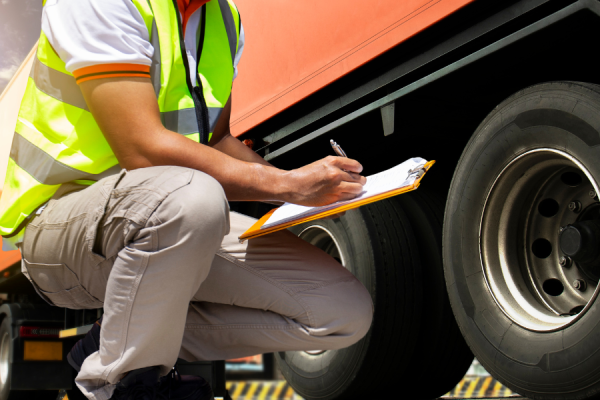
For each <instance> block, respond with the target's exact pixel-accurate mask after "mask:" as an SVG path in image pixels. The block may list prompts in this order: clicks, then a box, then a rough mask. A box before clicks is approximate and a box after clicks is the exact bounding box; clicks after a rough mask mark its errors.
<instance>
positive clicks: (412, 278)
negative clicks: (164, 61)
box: [0, 0, 600, 400]
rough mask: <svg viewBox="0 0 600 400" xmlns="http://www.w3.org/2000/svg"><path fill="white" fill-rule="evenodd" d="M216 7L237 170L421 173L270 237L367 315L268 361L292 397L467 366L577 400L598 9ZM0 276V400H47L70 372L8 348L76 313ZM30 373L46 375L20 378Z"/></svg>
mask: <svg viewBox="0 0 600 400" xmlns="http://www.w3.org/2000/svg"><path fill="white" fill-rule="evenodd" d="M237 5H238V7H239V9H240V11H241V15H242V19H243V24H244V28H245V32H246V39H247V41H246V43H247V44H246V47H245V51H244V56H243V57H242V61H241V63H240V75H239V77H238V78H237V79H236V81H235V83H234V91H233V93H234V94H233V97H234V99H233V114H232V119H231V126H232V132H233V133H234V134H235V135H236V136H237V137H239V138H240V140H244V141H245V143H247V144H248V145H249V146H252V148H253V149H254V150H255V151H256V152H257V153H258V154H260V155H262V156H264V157H265V159H267V160H268V161H270V162H271V163H273V164H274V165H276V166H277V167H280V168H284V169H292V168H296V167H298V166H301V165H304V164H307V163H309V162H312V161H315V160H317V159H319V158H321V157H324V156H326V155H330V154H332V151H331V148H330V146H329V140H330V139H334V140H336V141H337V142H338V143H339V144H340V145H341V146H342V147H343V148H344V150H345V152H346V153H347V154H348V156H349V157H352V158H355V159H357V160H359V161H360V162H361V163H362V164H363V166H364V168H365V174H366V175H371V174H373V173H377V172H379V171H382V170H385V169H387V168H389V167H391V166H394V165H396V164H398V163H399V162H401V161H403V160H405V159H407V158H410V157H414V156H420V157H423V158H426V159H435V160H437V164H436V166H435V167H434V168H433V169H432V170H431V171H430V173H428V175H427V177H426V178H425V180H424V182H423V184H422V185H421V188H419V190H417V191H416V192H413V193H410V194H406V195H402V196H398V197H395V198H392V199H389V200H386V201H381V202H377V203H374V204H371V205H368V206H364V207H361V208H360V209H358V210H354V211H351V212H348V213H346V215H344V216H343V217H342V218H339V219H337V220H320V221H313V222H310V223H307V224H305V225H301V226H297V227H294V228H291V230H292V231H293V232H294V233H296V234H297V235H299V236H300V237H302V238H303V239H304V240H306V241H308V242H310V243H312V244H314V245H315V246H317V247H319V248H321V249H323V250H324V251H325V252H327V253H328V254H330V255H331V256H333V257H334V258H337V259H338V260H339V261H340V262H341V263H342V264H343V265H344V266H345V267H346V268H348V269H349V270H350V271H352V272H353V273H354V274H355V275H356V276H357V277H358V278H359V279H360V280H361V281H362V282H363V283H364V284H365V286H366V287H367V288H368V289H369V291H370V292H371V294H372V297H373V300H374V304H375V314H374V319H373V325H372V327H371V330H370V331H369V333H368V334H367V336H366V337H365V338H364V339H362V340H361V341H360V342H359V343H357V344H356V345H354V346H351V347H349V348H346V349H341V350H335V351H310V352H281V353H277V354H275V355H274V357H275V359H276V361H277V365H278V367H279V369H280V371H281V373H282V374H283V376H284V377H285V379H287V380H288V382H289V383H290V385H291V386H292V387H293V388H294V389H295V390H296V392H298V393H299V394H300V395H301V396H303V397H304V398H306V399H367V398H375V397H376V396H378V397H379V398H386V397H387V396H389V394H388V393H389V390H390V386H391V385H399V386H400V387H402V390H403V392H404V393H405V394H406V395H407V396H413V397H417V398H436V397H439V396H441V395H444V394H445V393H447V392H448V391H449V390H450V389H451V388H452V387H453V386H454V385H456V383H457V382H459V380H460V379H461V378H462V376H463V375H464V373H465V372H466V370H467V369H468V367H469V365H470V364H471V361H472V359H473V355H475V357H477V359H478V360H479V362H480V363H481V364H482V365H483V366H484V367H485V368H486V370H487V371H488V372H489V373H490V374H491V375H493V376H494V377H495V378H496V379H497V380H498V381H500V382H501V383H503V384H504V385H506V386H507V387H509V388H510V389H511V390H512V391H514V392H517V393H520V394H522V395H523V396H526V397H529V398H532V399H565V400H567V399H569V400H570V399H591V398H595V397H597V396H598V394H599V393H600V368H599V366H600V352H599V351H598V348H600V323H599V322H598V315H600V302H599V301H598V299H597V298H598V291H599V290H600V289H599V288H600V286H599V285H598V281H599V280H600V246H599V244H600V203H599V202H598V193H599V190H600V188H599V186H598V182H600V86H598V84H599V83H600V75H599V73H598V67H597V62H596V61H595V60H596V58H595V56H594V54H595V53H594V51H595V50H594V49H595V45H594V43H596V39H594V38H598V37H599V36H596V35H599V34H600V19H599V17H600V3H599V2H598V1H596V0H506V1H484V0H404V1H397V0H396V1H393V0H375V1H370V2H358V1H340V0H328V1H302V2H300V1H276V0H252V1H251V0H237ZM27 73H28V67H27V61H26V62H25V65H24V66H23V68H22V69H21V70H20V71H19V72H18V73H17V76H16V77H15V79H14V81H13V84H12V85H9V87H8V88H7V89H6V91H5V93H4V94H3V95H2V96H3V97H2V98H0V112H2V113H3V114H2V115H3V117H2V120H1V123H0V125H3V126H0V128H1V129H2V130H0V143H1V144H0V168H3V167H4V165H5V164H6V163H5V160H4V159H3V158H2V157H5V158H6V157H8V152H9V150H8V149H9V147H10V140H11V136H12V129H13V126H14V120H15V118H16V117H15V116H13V114H11V113H14V112H15V110H16V108H18V107H15V104H16V103H18V98H19V96H20V94H19V93H18V90H19V89H20V88H22V84H21V82H23V81H24V80H26V79H27ZM8 114H10V115H8ZM9 117H10V118H9ZM11 118H12V119H11ZM0 176H3V171H2V170H0ZM231 208H232V210H236V211H239V212H243V213H246V214H248V215H251V216H254V217H259V216H261V215H262V214H263V213H264V212H265V211H266V210H267V209H268V208H267V206H266V205H263V204H260V203H232V204H231ZM0 270H1V272H0V293H4V295H3V297H2V298H3V304H2V306H1V307H0V314H1V315H2V318H3V322H2V327H1V329H0V337H1V338H0V343H1V346H2V348H1V349H0V351H1V353H0V354H1V356H0V385H1V386H0V387H1V390H0V400H4V399H7V398H9V396H11V395H12V393H17V392H20V391H23V390H26V389H28V390H37V391H41V390H44V389H48V390H50V389H53V390H54V389H56V387H57V385H63V384H64V382H65V381H66V380H67V378H68V377H69V376H70V375H69V376H67V374H68V372H67V371H66V370H62V369H60V368H59V366H60V365H63V364H64V361H62V360H58V358H60V357H58V356H56V358H57V359H56V360H54V359H52V360H40V359H39V358H38V359H35V357H34V359H31V354H33V353H31V352H30V353H27V351H26V348H25V342H29V343H33V342H36V343H37V344H36V343H34V347H36V346H37V347H36V348H38V349H39V352H38V353H35V354H45V356H46V357H50V356H49V354H50V353H51V352H50V350H49V349H50V348H51V347H52V346H56V345H52V344H48V345H45V344H39V343H53V342H55V341H58V340H59V339H56V338H47V337H40V338H36V337H33V336H30V337H29V338H23V337H22V336H20V334H21V331H22V332H24V333H25V334H27V333H28V332H29V333H30V334H31V332H38V333H39V332H43V333H46V334H49V332H50V331H49V330H50V329H55V328H56V327H67V328H71V327H77V326H79V325H84V324H86V323H89V322H90V321H92V320H93V319H94V318H95V314H94V313H93V312H92V313H89V312H87V311H86V312H87V313H88V314H86V313H81V312H78V313H74V312H71V311H69V310H62V315H61V316H57V312H56V311H52V309H51V308H50V307H47V306H45V305H44V304H42V303H41V302H40V301H39V300H38V299H36V298H35V296H34V295H33V294H32V293H31V288H30V287H29V286H27V282H26V281H24V278H23V277H22V275H21V274H20V273H19V262H18V256H17V255H15V253H6V254H2V255H0ZM22 310H30V311H28V313H29V314H27V313H24V312H22ZM26 314H27V315H26ZM58 314H60V313H58ZM28 315H31V317H29V316H28ZM30 328H37V330H36V329H30ZM41 328H44V330H42V329H41ZM38 342H39V343H38ZM29 346H31V344H30V345H29ZM44 346H46V347H44ZM65 346H67V345H66V344H65ZM63 351H66V350H65V349H63ZM25 354H29V356H30V357H29V359H28V358H27V357H25ZM52 354H54V353H52ZM61 363H63V364H61ZM48 365H56V366H57V368H54V370H53V371H52V374H53V375H52V374H50V375H51V377H52V379H46V380H43V379H37V378H36V379H37V380H36V379H33V378H30V379H29V380H28V379H27V378H26V377H24V375H23V373H24V372H23V371H26V370H27V368H26V367H27V366H30V369H29V371H36V372H35V374H37V375H35V376H38V375H40V374H42V372H41V371H49V370H48V369H46V370H43V368H46V367H47V366H48ZM48 373H50V372H48ZM50 375H49V376H50ZM30 376H34V375H32V374H31V373H30ZM28 385H29V386H28ZM44 385H46V386H44ZM61 387H64V388H67V389H68V388H70V386H69V387H66V386H61ZM39 393H44V392H39ZM48 393H49V392H48ZM53 393H55V392H53ZM17 394H18V393H17ZM39 398H41V397H39Z"/></svg>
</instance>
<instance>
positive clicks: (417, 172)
mask: <svg viewBox="0 0 600 400" xmlns="http://www.w3.org/2000/svg"><path fill="white" fill-rule="evenodd" d="M425 172H427V171H426V170H425V165H417V166H416V167H414V168H413V169H409V170H408V176H407V177H406V180H408V179H410V177H411V176H414V177H415V179H419V178H420V177H422V176H423V175H425Z"/></svg>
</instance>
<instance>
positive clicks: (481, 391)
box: [443, 376, 513, 398]
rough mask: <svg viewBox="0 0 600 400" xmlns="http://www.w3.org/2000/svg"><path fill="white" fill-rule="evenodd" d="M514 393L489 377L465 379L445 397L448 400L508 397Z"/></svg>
mask: <svg viewBox="0 0 600 400" xmlns="http://www.w3.org/2000/svg"><path fill="white" fill-rule="evenodd" d="M512 395H513V392H512V391H511V390H510V389H509V388H507V387H505V386H503V385H502V384H501V383H500V382H498V381H497V380H495V379H494V378H492V377H491V376H488V377H465V378H464V379H463V380H461V381H460V382H459V383H458V385H456V386H455V387H454V389H452V390H451V391H450V392H448V393H447V394H446V395H445V396H443V397H446V398H453V397H455V398H482V397H508V396H512Z"/></svg>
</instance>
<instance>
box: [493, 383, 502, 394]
mask: <svg viewBox="0 0 600 400" xmlns="http://www.w3.org/2000/svg"><path fill="white" fill-rule="evenodd" d="M502 387H503V386H502V384H501V383H500V382H498V381H496V384H495V385H494V389H493V390H492V397H498V396H500V390H502Z"/></svg>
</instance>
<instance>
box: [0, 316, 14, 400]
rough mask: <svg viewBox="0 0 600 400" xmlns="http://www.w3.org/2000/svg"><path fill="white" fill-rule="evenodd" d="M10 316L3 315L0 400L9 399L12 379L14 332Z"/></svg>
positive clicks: (0, 345)
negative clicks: (12, 331) (11, 329)
mask: <svg viewBox="0 0 600 400" xmlns="http://www.w3.org/2000/svg"><path fill="white" fill-rule="evenodd" d="M10 325H11V321H10V317H9V316H6V315H4V316H2V324H1V325H0V400H8V399H9V398H11V396H10V380H11V375H12V374H11V371H12V351H13V349H12V347H13V346H12V334H11V332H10Z"/></svg>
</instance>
